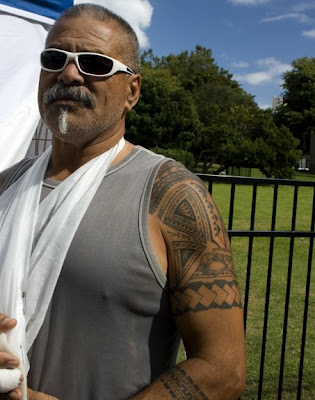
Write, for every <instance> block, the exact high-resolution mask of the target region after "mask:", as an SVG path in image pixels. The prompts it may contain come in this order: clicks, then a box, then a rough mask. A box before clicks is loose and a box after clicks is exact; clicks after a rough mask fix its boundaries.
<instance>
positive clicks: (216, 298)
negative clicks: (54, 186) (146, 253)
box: [150, 161, 241, 315]
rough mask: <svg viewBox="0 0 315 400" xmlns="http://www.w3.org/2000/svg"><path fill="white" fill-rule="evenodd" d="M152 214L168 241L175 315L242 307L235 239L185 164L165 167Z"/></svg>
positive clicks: (154, 199)
mask: <svg viewBox="0 0 315 400" xmlns="http://www.w3.org/2000/svg"><path fill="white" fill-rule="evenodd" d="M150 213H151V214H152V215H155V216H156V218H157V219H158V220H159V222H160V226H161V230H162V234H163V237H164V240H165V242H166V247H167V253H168V260H169V273H168V277H169V286H170V290H171V293H172V307H173V312H174V313H175V315H181V314H183V313H186V312H190V311H193V312H194V311H202V310H208V309H209V308H220V309H225V308H232V307H241V300H240V295H239V291H238V287H237V282H236V278H235V271H234V266H233V259H232V253H231V247H230V242H229V238H228V235H227V232H226V230H225V228H224V223H223V221H222V218H221V215H220V213H219V211H218V209H217V207H216V205H215V203H214V201H213V199H212V197H211V195H210V194H209V192H208V190H207V189H206V187H205V186H204V184H203V182H202V181H201V180H200V179H199V178H198V177H197V176H196V175H195V174H193V173H192V172H190V171H188V170H187V169H186V168H185V167H184V166H183V165H181V164H179V163H177V162H172V161H171V162H167V163H165V164H164V165H163V166H162V168H161V169H160V171H159V174H158V176H157V177H156V180H155V184H154V187H153V191H152V198H151V204H150Z"/></svg>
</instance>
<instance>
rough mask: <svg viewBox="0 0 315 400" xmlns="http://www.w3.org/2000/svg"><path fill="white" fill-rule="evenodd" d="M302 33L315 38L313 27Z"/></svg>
mask: <svg viewBox="0 0 315 400" xmlns="http://www.w3.org/2000/svg"><path fill="white" fill-rule="evenodd" d="M302 35H303V36H305V37H307V38H310V39H315V29H311V30H309V31H303V32H302Z"/></svg>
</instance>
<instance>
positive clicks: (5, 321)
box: [0, 313, 23, 400]
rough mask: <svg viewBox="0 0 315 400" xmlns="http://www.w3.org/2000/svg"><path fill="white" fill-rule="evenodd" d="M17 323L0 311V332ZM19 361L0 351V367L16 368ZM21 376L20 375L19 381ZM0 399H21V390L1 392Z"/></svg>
mask: <svg viewBox="0 0 315 400" xmlns="http://www.w3.org/2000/svg"><path fill="white" fill-rule="evenodd" d="M16 324H17V321H16V320H15V319H9V318H8V317H7V315H5V314H1V313H0V333H6V332H8V331H10V330H11V329H13V328H14V327H15V326H16ZM19 364H20V361H19V359H18V358H17V357H15V356H13V355H12V354H9V353H6V352H3V351H2V352H1V351H0V368H17V367H18V366H19ZM22 380H23V377H22V376H21V381H22ZM0 399H7V400H20V399H22V392H21V390H20V389H15V390H12V391H11V392H9V393H5V394H1V393H0Z"/></svg>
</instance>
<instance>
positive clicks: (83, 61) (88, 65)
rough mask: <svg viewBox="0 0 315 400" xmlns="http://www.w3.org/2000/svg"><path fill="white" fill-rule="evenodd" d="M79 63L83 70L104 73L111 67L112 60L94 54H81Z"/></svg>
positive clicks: (98, 73) (97, 73) (90, 72)
mask: <svg viewBox="0 0 315 400" xmlns="http://www.w3.org/2000/svg"><path fill="white" fill-rule="evenodd" d="M79 64H80V67H81V69H82V71H83V72H86V73H87V74H93V75H106V74H108V73H109V72H110V71H111V70H112V68H113V61H112V60H110V59H108V58H106V57H102V56H98V55H96V54H95V55H94V54H81V55H80V56H79Z"/></svg>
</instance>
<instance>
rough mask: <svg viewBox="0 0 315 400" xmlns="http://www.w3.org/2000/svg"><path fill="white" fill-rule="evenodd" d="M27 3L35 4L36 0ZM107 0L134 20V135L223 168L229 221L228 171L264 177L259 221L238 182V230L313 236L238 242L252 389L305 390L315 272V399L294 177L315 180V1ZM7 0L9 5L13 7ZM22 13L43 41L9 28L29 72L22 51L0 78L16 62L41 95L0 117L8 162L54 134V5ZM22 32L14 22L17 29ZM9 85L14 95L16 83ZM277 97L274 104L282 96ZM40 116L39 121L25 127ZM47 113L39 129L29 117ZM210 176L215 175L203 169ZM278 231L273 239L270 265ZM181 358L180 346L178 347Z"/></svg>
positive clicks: (309, 205)
mask: <svg viewBox="0 0 315 400" xmlns="http://www.w3.org/2000/svg"><path fill="white" fill-rule="evenodd" d="M94 2H96V3H97V1H94ZM11 3H12V4H11ZM13 3H16V2H15V1H12V2H10V1H6V0H0V10H1V9H2V13H1V12H0V17H7V16H8V14H9V15H10V16H13V15H16V14H15V12H13V11H12V9H11V8H10V7H11V6H12V5H14V4H13ZM28 3H29V4H31V5H34V4H35V3H38V2H32V1H31V2H28ZM44 3H45V2H44ZM47 3H49V1H48V2H47ZM55 3H58V2H55ZM60 3H62V2H60ZM63 3H66V2H63ZM99 3H102V4H103V5H105V6H107V7H109V8H110V9H112V10H113V11H115V12H117V13H118V14H120V15H122V16H123V17H125V18H126V19H127V20H129V22H130V23H131V24H132V25H133V26H134V27H135V29H136V31H137V33H138V36H139V39H140V44H141V47H142V75H143V85H142V95H141V99H140V102H139V104H138V106H137V107H136V108H135V109H134V110H133V111H132V112H131V113H130V114H129V115H128V120H127V134H126V138H127V139H129V140H131V141H133V142H134V143H136V144H139V145H143V146H145V147H148V148H150V149H152V150H153V151H156V152H160V153H163V154H165V155H166V156H170V157H172V158H175V159H177V160H179V161H181V162H182V163H183V164H185V165H186V166H187V167H188V168H189V169H191V170H192V171H193V172H196V173H198V174H200V173H204V174H207V175H208V174H213V175H210V176H217V174H219V176H220V177H221V178H222V181H220V183H216V184H215V185H214V187H213V191H212V192H213V197H214V199H215V201H216V203H217V205H218V207H219V209H220V211H221V213H222V215H223V217H224V220H225V221H226V224H227V225H230V224H229V221H230V214H231V207H230V200H231V197H232V192H231V183H230V182H229V181H228V179H226V178H229V175H241V176H246V177H251V178H248V179H254V180H255V177H260V178H261V179H262V181H261V184H257V185H258V189H257V190H258V192H257V199H256V203H255V212H256V213H255V215H256V218H255V226H254V229H251V228H253V226H252V223H251V221H250V220H251V214H252V209H253V200H252V199H253V197H252V196H253V193H252V186H251V185H249V184H242V181H240V182H238V184H237V187H236V189H235V202H234V204H233V208H234V210H233V213H234V217H233V226H232V227H230V228H231V229H229V232H230V235H231V234H232V233H233V232H232V231H233V230H251V231H253V230H257V229H259V230H260V231H270V230H271V229H272V228H273V229H274V230H276V231H277V232H281V231H282V232H284V231H287V232H288V231H291V232H296V231H299V232H305V237H303V236H301V235H300V236H294V237H292V236H291V237H282V236H279V237H275V238H274V240H273V239H271V238H270V237H255V238H253V239H252V244H251V245H252V247H250V242H251V239H250V238H248V237H232V248H233V252H234V259H235V265H236V271H237V276H238V280H239V284H240V288H241V291H242V294H243V297H244V300H245V292H246V290H247V288H246V287H245V284H246V282H247V279H248V262H249V249H250V248H251V249H252V250H251V251H252V255H251V260H250V261H251V277H250V292H249V293H248V297H249V299H248V300H249V301H248V310H247V330H246V342H247V370H248V373H247V376H248V383H247V389H246V391H245V393H244V395H243V397H242V398H243V399H248V400H249V399H253V400H254V399H257V398H262V399H266V400H269V399H281V398H283V399H295V398H297V395H296V392H297V386H298V374H299V363H300V348H301V337H302V335H303V332H302V330H303V327H302V325H303V324H302V322H303V318H304V316H305V295H306V287H307V284H306V282H309V283H310V285H309V289H310V292H309V296H308V324H307V331H306V337H305V349H304V353H305V359H304V371H303V381H302V393H301V399H303V400H310V399H314V397H315V382H314V376H315V374H314V371H315V361H314V360H315V357H314V356H315V354H314V351H315V350H314V347H315V346H314V339H315V338H314V316H315V315H314V314H315V310H314V307H315V306H314V304H315V301H314V300H315V294H314V274H312V275H310V274H309V272H310V271H311V267H312V261H313V254H312V253H311V252H310V249H312V245H313V237H314V203H313V198H314V184H313V183H310V184H309V185H308V186H301V187H299V191H298V193H296V186H295V184H296V182H306V181H310V182H314V174H313V173H312V172H313V168H314V162H313V159H314V157H312V155H313V153H314V152H313V150H312V149H313V146H312V145H313V134H314V126H315V124H314V118H315V117H314V116H315V105H314V102H315V66H314V63H315V59H314V57H313V55H314V51H313V49H314V39H315V30H314V26H315V24H314V20H315V19H314V10H315V2H314V1H297V0H212V1H210V2H209V1H208V0H197V2H195V3H194V4H192V3H191V2H188V1H187V0H183V1H180V2H179V1H177V0H174V1H169V0H151V1H147V0H131V1H130V0H128V1H125V0H120V1H113V0H107V1H106V0H104V1H102V2H101V1H99ZM8 4H9V9H8V8H6V7H7V6H8ZM3 5H4V7H1V6H3ZM23 12H25V10H24V11H23ZM11 13H12V14H11ZM22 14H23V13H22ZM22 14H18V15H19V16H18V20H19V23H21V21H22V19H23V18H24V19H23V21H22V22H23V27H24V28H25V26H26V25H28V26H29V25H31V22H30V21H33V22H34V21H36V23H35V24H33V22H32V24H33V25H34V26H33V27H32V28H34V27H35V28H36V29H35V34H36V35H38V37H37V39H38V43H37V42H36V45H38V47H37V48H36V49H35V47H36V46H35V41H32V43H33V44H34V46H32V50H33V51H32V52H31V54H26V55H25V54H23V50H24V51H27V52H28V53H30V47H29V46H26V45H22V41H23V37H22V36H25V37H26V33H25V32H26V31H25V30H23V34H22V35H21V36H20V37H19V41H18V42H17V43H13V45H12V43H11V41H10V40H9V39H10V38H9V36H8V34H7V32H5V33H2V37H3V38H5V41H4V40H3V41H2V42H1V45H2V46H3V45H4V44H5V45H6V50H5V51H4V52H3V54H7V58H8V55H11V54H14V53H15V52H13V51H11V49H13V48H15V49H18V51H19V52H18V54H19V59H22V58H23V59H24V60H26V59H25V57H26V56H27V55H30V56H32V60H33V62H32V63H30V64H28V63H26V62H25V63H24V70H23V73H24V74H18V73H17V72H18V71H17V68H16V67H17V66H18V65H19V64H18V63H15V64H14V65H15V68H13V69H12V68H11V67H10V66H8V67H7V70H5V73H1V76H0V80H1V86H2V88H4V87H6V86H5V85H8V83H9V79H8V77H9V75H10V74H11V75H12V76H13V77H14V81H15V85H14V86H12V87H14V88H15V89H17V88H18V84H17V80H18V78H20V79H21V82H25V81H27V82H28V83H32V84H33V85H34V87H33V89H32V90H33V92H32V95H33V98H32V102H30V101H27V104H28V105H31V106H32V113H31V112H28V111H26V110H24V114H23V119H21V120H18V119H17V118H16V116H17V114H19V113H17V112H15V113H14V115H13V114H12V115H10V117H12V116H13V120H14V123H12V118H11V120H10V123H7V120H5V118H2V116H0V117H1V118H0V124H1V123H3V121H5V123H6V124H5V125H1V132H2V133H1V134H2V139H3V136H4V134H5V131H4V129H3V126H5V127H8V128H12V127H13V130H12V131H10V132H9V131H8V135H7V136H8V138H9V142H10V143H11V145H10V146H7V145H4V144H3V142H2V143H1V148H0V150H1V151H2V153H3V154H2V155H3V156H2V157H1V158H0V162H1V161H2V160H3V159H4V156H5V154H4V153H9V150H10V151H11V149H13V148H14V146H13V145H15V144H18V141H19V138H22V137H23V141H24V145H23V151H24V153H25V152H26V149H27V148H28V152H27V154H28V155H34V154H40V153H41V152H42V151H44V150H45V148H46V147H47V146H48V145H49V144H50V140H51V134H50V132H49V131H48V130H47V129H46V128H45V126H43V125H42V123H41V122H40V121H39V116H38V111H37V109H36V105H34V104H35V102H34V98H35V97H34V95H35V96H36V82H37V79H36V74H37V75H38V73H39V65H38V64H37V63H34V60H35V59H36V58H35V55H36V51H37V52H38V54H39V51H40V49H41V47H42V46H43V40H44V36H45V32H46V31H47V29H49V26H51V23H53V19H54V16H53V15H50V16H49V18H48V19H45V18H46V17H44V18H42V16H41V17H40V18H39V19H37V17H34V15H32V16H30V15H29V14H28V15H27V16H25V15H24V14H23V15H24V16H23V15H22ZM32 18H35V19H32ZM2 26H3V24H2ZM10 26H11V25H10ZM40 27H41V28H42V29H41V30H40V29H39V28H40ZM24 28H23V29H24ZM15 34H16V32H13V35H12V37H13V36H14V35H15ZM14 37H15V38H16V36H14ZM24 39H25V38H24ZM14 46H15V47H14ZM35 50H36V51H35ZM38 54H37V55H38ZM2 66H3V64H2ZM26 68H29V70H31V71H32V73H33V72H34V74H33V75H32V76H35V78H32V79H30V78H29V79H25V77H26V75H25V73H26ZM10 92H11V91H9V93H10ZM3 93H5V99H4V102H5V105H6V104H8V91H7V90H5V91H4V90H2V94H3ZM12 93H14V97H15V98H17V96H16V94H17V92H16V91H14V92H13V91H12ZM274 96H275V102H274V103H272V99H273V97H274ZM24 105H25V104H23V106H24ZM34 107H35V108H34ZM3 109H4V107H2V110H3ZM35 114H36V115H35ZM19 115H22V114H21V113H20V114H19ZM33 115H34V122H33V123H32V124H29V126H26V125H27V124H26V122H27V121H30V120H31V117H32V118H33ZM38 121H39V125H38V127H37V129H36V131H35V135H34V137H33V140H32V141H31V139H32V136H33V133H34V132H33V130H34V129H33V126H34V125H35V126H36V125H37V123H38ZM24 128H27V132H26V131H25V134H24V133H23V132H22V131H23V129H24ZM17 133H18V134H17ZM13 135H14V136H13ZM12 137H14V138H15V139H14V141H12ZM30 142H31V143H30ZM29 144H30V146H29ZM23 151H22V152H21V149H20V151H19V154H18V155H16V156H15V160H16V161H18V159H17V157H20V158H21V157H22V155H21V154H22V153H23ZM12 161H13V158H11V161H10V162H12ZM265 178H267V179H268V180H267V181H265V180H264V179H265ZM275 178H281V179H285V182H286V184H285V185H283V186H282V185H280V186H281V187H280V188H279V193H278V202H277V207H276V211H277V212H276V214H277V218H275V221H273V211H272V206H273V199H274V191H275V187H276V185H275V182H276V181H274V180H273V179H275ZM246 179H247V178H246ZM288 179H291V180H290V181H288ZM253 182H256V183H257V181H253ZM205 184H206V185H208V184H209V182H208V181H207V180H205ZM295 196H296V197H297V204H296V207H295V200H294V199H295ZM293 220H294V221H293ZM273 222H274V226H272V225H273ZM293 222H294V223H293ZM292 238H293V239H292ZM271 243H272V245H273V246H274V253H273V260H272V268H270V246H271ZM291 247H292V248H293V251H292V252H291ZM290 255H292V260H290ZM310 260H311V265H310ZM291 261H292V264H291V267H290V262H291ZM288 266H289V267H290V268H289V269H288ZM288 282H290V285H291V291H290V295H289V303H287V302H286V300H287V297H288V296H287V293H288V291H287V288H288ZM267 283H269V284H270V286H269V289H268V290H270V297H269V298H268V302H269V318H268V321H267V328H268V329H267V336H266V341H265V342H263V341H262V336H263V328H264V318H265V305H266V288H267ZM286 307H288V310H287V311H289V314H288V320H287V321H286V324H287V327H288V331H287V338H286V353H285V360H284V371H283V385H282V386H283V387H282V390H281V393H279V389H278V386H279V366H280V362H281V357H282V353H281V348H282V346H283V326H284V325H285V321H284V319H285V311H286V310H285V309H286ZM262 345H263V346H265V347H266V357H265V364H264V379H263V382H262V387H259V386H260V383H259V374H260V369H261V368H260V367H261V365H260V364H261V352H262ZM183 357H184V353H183V351H181V354H180V359H181V358H183Z"/></svg>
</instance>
